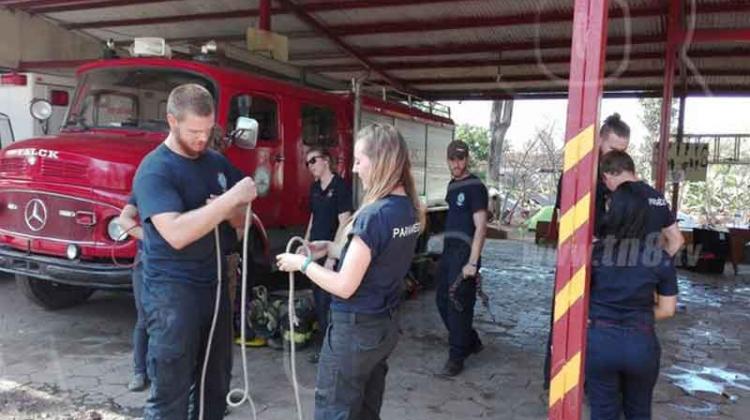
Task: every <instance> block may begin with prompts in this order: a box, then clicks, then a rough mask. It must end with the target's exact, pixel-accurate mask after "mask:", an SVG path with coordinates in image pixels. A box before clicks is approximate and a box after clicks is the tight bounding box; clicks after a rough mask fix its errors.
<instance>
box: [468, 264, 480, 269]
mask: <svg viewBox="0 0 750 420" xmlns="http://www.w3.org/2000/svg"><path fill="white" fill-rule="evenodd" d="M469 265H470V266H472V267H474V268H477V267H479V264H474V263H469Z"/></svg>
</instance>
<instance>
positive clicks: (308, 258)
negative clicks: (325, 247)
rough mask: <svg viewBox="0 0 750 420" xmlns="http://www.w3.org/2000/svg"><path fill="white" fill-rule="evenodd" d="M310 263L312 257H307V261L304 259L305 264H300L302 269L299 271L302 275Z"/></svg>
mask: <svg viewBox="0 0 750 420" xmlns="http://www.w3.org/2000/svg"><path fill="white" fill-rule="evenodd" d="M311 262H312V255H308V256H307V259H305V262H303V263H302V267H301V268H300V269H299V271H301V272H302V274H305V271H307V266H308V265H310V263H311Z"/></svg>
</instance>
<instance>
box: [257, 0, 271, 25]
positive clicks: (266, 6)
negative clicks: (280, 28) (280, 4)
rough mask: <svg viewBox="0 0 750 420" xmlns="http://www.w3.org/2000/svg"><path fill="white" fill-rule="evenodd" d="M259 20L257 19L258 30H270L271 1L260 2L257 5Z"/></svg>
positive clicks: (261, 0) (262, 0) (263, 0)
mask: <svg viewBox="0 0 750 420" xmlns="http://www.w3.org/2000/svg"><path fill="white" fill-rule="evenodd" d="M258 9H259V18H258V29H262V30H264V31H270V30H271V0H260V4H259V5H258Z"/></svg>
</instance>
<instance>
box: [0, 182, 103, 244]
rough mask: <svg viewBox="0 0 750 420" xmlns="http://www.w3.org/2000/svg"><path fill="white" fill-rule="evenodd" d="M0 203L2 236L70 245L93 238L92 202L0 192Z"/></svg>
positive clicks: (54, 195) (42, 194) (42, 195)
mask: <svg viewBox="0 0 750 420" xmlns="http://www.w3.org/2000/svg"><path fill="white" fill-rule="evenodd" d="M0 202H1V203H2V205H3V208H2V211H0V231H2V232H3V233H5V234H10V235H14V234H18V235H22V236H25V237H30V238H37V239H48V240H52V241H66V242H70V243H88V242H90V241H92V240H93V238H94V227H95V223H96V219H95V212H96V209H95V207H96V205H95V204H94V203H93V202H90V201H86V200H78V199H74V198H70V197H67V196H64V195H59V194H52V193H45V192H35V191H22V190H0Z"/></svg>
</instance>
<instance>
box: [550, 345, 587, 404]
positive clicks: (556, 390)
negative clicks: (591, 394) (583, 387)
mask: <svg viewBox="0 0 750 420" xmlns="http://www.w3.org/2000/svg"><path fill="white" fill-rule="evenodd" d="M580 371H581V352H580V351H579V352H578V353H576V354H575V355H574V356H573V357H571V358H570V360H568V361H567V362H566V363H565V366H563V368H562V369H560V371H559V372H557V375H555V377H554V378H552V381H551V382H550V385H549V406H550V407H552V406H553V405H555V404H556V403H557V402H558V401H560V400H561V399H562V398H563V397H564V396H565V394H567V393H568V392H569V391H570V390H571V389H573V388H575V386H576V385H578V377H579V374H580Z"/></svg>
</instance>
